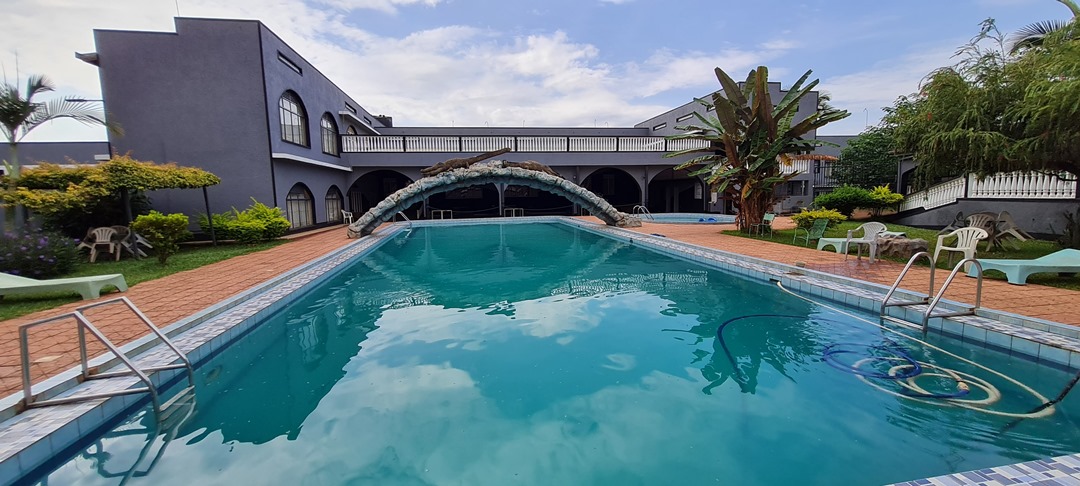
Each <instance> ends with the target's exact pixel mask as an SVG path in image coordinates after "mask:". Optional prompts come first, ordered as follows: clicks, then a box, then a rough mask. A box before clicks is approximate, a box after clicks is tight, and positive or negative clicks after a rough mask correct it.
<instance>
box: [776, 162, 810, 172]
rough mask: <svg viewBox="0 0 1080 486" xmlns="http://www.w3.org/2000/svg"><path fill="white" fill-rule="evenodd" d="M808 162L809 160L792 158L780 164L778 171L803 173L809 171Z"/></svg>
mask: <svg viewBox="0 0 1080 486" xmlns="http://www.w3.org/2000/svg"><path fill="white" fill-rule="evenodd" d="M810 164H811V161H809V160H792V161H791V162H789V163H787V164H780V173H781V174H794V173H796V172H798V173H800V174H805V173H807V172H810Z"/></svg>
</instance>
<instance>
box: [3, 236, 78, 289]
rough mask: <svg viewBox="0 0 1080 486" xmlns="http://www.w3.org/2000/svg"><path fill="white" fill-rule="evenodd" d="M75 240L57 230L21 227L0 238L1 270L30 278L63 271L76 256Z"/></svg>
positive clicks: (72, 263) (61, 273) (53, 274)
mask: <svg viewBox="0 0 1080 486" xmlns="http://www.w3.org/2000/svg"><path fill="white" fill-rule="evenodd" d="M76 245H77V242H76V240H73V239H71V238H68V237H66V236H63V235H60V234H58V233H51V232H41V231H32V230H30V231H21V232H8V233H4V235H3V238H0V272H3V273H10V274H12V275H21V276H23V277H30V278H49V277H55V276H57V275H63V274H65V273H68V272H70V271H71V269H72V268H74V267H75V261H76V260H77V259H78V258H79V252H78V249H77V247H76Z"/></svg>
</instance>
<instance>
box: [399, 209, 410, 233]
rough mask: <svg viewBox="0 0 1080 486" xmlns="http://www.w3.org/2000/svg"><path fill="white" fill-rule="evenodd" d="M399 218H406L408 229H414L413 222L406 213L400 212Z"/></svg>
mask: <svg viewBox="0 0 1080 486" xmlns="http://www.w3.org/2000/svg"><path fill="white" fill-rule="evenodd" d="M397 216H401V217H402V218H404V219H405V222H406V223H408V228H409V229H410V230H411V229H412V220H411V219H409V217H408V216H405V212H404V211H398V212H397Z"/></svg>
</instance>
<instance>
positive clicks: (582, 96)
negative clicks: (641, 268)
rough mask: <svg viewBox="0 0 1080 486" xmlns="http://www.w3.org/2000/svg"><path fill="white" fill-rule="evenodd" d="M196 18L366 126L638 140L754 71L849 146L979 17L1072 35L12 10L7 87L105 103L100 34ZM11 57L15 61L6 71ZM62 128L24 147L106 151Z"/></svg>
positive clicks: (767, 6)
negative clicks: (297, 61) (816, 112)
mask: <svg viewBox="0 0 1080 486" xmlns="http://www.w3.org/2000/svg"><path fill="white" fill-rule="evenodd" d="M177 9H179V11H180V14H181V15H183V16H189V17H218V18H246V19H252V18H253V19H259V20H262V21H263V22H264V23H265V24H266V25H267V26H268V27H270V29H272V30H273V31H274V32H275V33H277V34H278V35H279V36H281V37H282V38H283V39H285V41H286V42H288V43H289V44H290V45H292V46H293V47H294V48H296V49H297V50H298V51H299V52H300V53H301V54H302V55H304V56H305V57H307V58H308V59H309V60H310V61H312V62H313V63H314V64H315V65H316V66H317V67H318V68H319V70H320V71H322V72H323V73H324V74H326V75H327V76H329V77H330V78H331V79H332V80H333V81H334V82H335V83H337V84H338V86H340V87H342V88H343V89H344V90H345V91H346V92H348V93H349V94H350V95H351V96H352V97H353V98H354V99H356V100H357V101H359V102H360V103H361V104H363V105H364V106H365V107H366V108H368V109H369V110H371V111H373V112H376V113H379V114H386V115H391V116H393V117H394V120H395V123H396V124H397V125H402V126H440V125H456V126H521V125H522V124H525V125H529V126H600V127H605V126H609V127H618V126H631V125H633V124H634V123H636V122H639V121H642V120H644V119H646V118H649V117H651V116H653V115H656V114H659V113H662V112H664V111H666V110H668V109H670V108H673V107H675V106H678V105H680V104H683V103H685V102H687V101H690V100H691V99H692V98H693V97H695V96H702V95H705V94H707V93H709V92H710V91H712V90H715V89H716V88H717V87H718V84H717V82H716V79H715V77H714V76H713V74H712V68H713V67H715V66H720V67H721V68H723V69H725V70H727V71H728V72H729V73H730V74H732V76H733V77H735V78H736V79H739V78H742V77H744V76H745V73H746V72H747V71H748V70H749V69H751V68H753V67H755V66H757V65H766V66H768V67H769V68H770V73H771V76H770V79H771V80H773V81H780V82H782V83H783V84H784V86H787V85H788V84H789V83H791V82H793V81H794V80H796V79H797V78H798V76H799V75H801V74H802V73H803V72H804V71H805V70H807V69H813V70H814V74H813V77H815V78H820V79H821V85H820V88H821V89H823V90H825V91H828V92H829V93H830V94H831V96H832V98H833V103H834V104H835V105H836V106H838V107H840V108H844V109H847V110H848V111H850V112H851V113H852V116H851V117H849V118H848V119H847V120H844V121H842V122H839V123H836V124H834V125H830V126H828V127H826V128H824V129H823V130H822V131H821V133H824V134H856V133H858V132H860V131H861V130H862V129H863V128H864V126H865V125H866V124H870V125H873V124H875V123H876V122H877V121H878V119H879V117H880V115H881V111H880V108H881V107H883V106H887V105H890V104H891V103H892V101H893V100H894V99H895V98H896V97H897V96H900V95H903V94H908V93H912V92H914V91H917V89H918V83H919V81H920V80H921V79H922V78H923V77H924V76H925V75H926V74H927V73H929V72H930V71H931V70H933V69H934V68H937V67H941V66H945V65H949V64H952V63H953V62H954V60H953V59H951V55H952V54H953V52H955V50H956V48H957V47H959V46H960V45H962V44H963V43H965V42H966V41H967V40H968V39H970V38H971V37H972V36H973V35H974V34H975V33H977V31H978V23H979V22H980V21H982V20H983V19H985V18H987V17H993V18H995V19H996V20H997V22H998V25H999V27H1000V28H1001V30H1002V31H1003V32H1005V33H1009V32H1013V31H1015V30H1016V29H1018V28H1020V27H1022V26H1024V25H1027V24H1030V23H1033V22H1036V21H1041V20H1047V19H1063V20H1064V19H1067V18H1069V11H1068V9H1067V8H1066V7H1064V6H1063V5H1061V4H1060V3H1058V2H1057V1H1055V0H945V1H925V0H909V1H906V2H884V1H866V0H831V1H826V0H814V1H802V2H797V1H784V0H758V1H755V2H725V1H716V0H713V1H696V0H695V1H678V0H670V1H668V2H659V1H655V0H549V1H543V2H540V1H525V0H502V1H492V0H486V1H481V0H231V1H229V2H220V1H218V0H111V1H109V2H86V1H83V0H22V1H20V2H16V3H15V4H14V5H9V6H6V7H5V14H6V16H7V17H8V22H6V24H8V25H10V26H12V28H7V29H4V30H3V31H2V32H0V48H2V49H0V62H2V64H3V68H4V74H5V76H6V77H7V79H8V80H9V81H10V80H14V77H15V72H16V69H15V68H16V57H17V58H18V70H19V72H20V73H21V74H23V75H25V74H26V73H42V74H47V75H49V76H50V77H51V78H52V79H53V81H54V83H55V84H56V85H57V86H58V88H59V89H58V92H57V93H56V94H53V95H46V96H43V97H42V99H48V98H49V97H50V96H77V97H84V98H99V97H100V88H99V84H98V75H97V70H96V68H94V67H93V66H90V65H87V64H84V63H82V62H80V61H78V60H76V59H75V58H74V56H73V53H74V52H75V51H80V52H88V51H93V50H94V45H93V29H95V28H100V29H124V30H154V31H172V30H173V19H172V18H173V16H175V15H176V13H177ZM16 54H17V56H16ZM101 139H104V132H103V130H101V129H100V128H93V127H84V126H82V125H80V124H78V123H76V122H70V121H65V122H56V123H53V124H51V125H49V126H44V127H42V128H39V129H38V130H37V131H35V132H34V133H33V134H32V135H31V136H30V137H28V138H27V139H26V140H28V141H32V140H39V141H43V140H101Z"/></svg>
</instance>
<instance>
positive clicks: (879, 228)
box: [817, 221, 888, 263]
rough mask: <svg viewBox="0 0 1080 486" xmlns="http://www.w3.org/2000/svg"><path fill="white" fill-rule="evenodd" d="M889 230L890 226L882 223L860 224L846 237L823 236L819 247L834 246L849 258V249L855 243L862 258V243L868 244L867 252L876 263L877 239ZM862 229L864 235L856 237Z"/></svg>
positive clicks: (845, 257)
mask: <svg viewBox="0 0 1080 486" xmlns="http://www.w3.org/2000/svg"><path fill="white" fill-rule="evenodd" d="M886 230H888V228H887V227H886V226H885V225H884V224H881V223H877V222H873V221H871V222H869V223H863V224H861V225H859V227H858V228H855V229H853V230H848V232H847V237H846V238H821V239H818V245H817V249H819V250H821V249H824V248H825V247H826V246H830V245H831V246H832V247H833V248H835V249H836V252H837V253H843V254H844V259H845V260H847V252H848V249H849V248H851V245H852V244H854V245H855V248H857V249H858V252H859V255H858V258H860V259H862V245H866V246H867V253H869V255H870V263H874V261H875V260H876V258H877V239H878V236H881V233H883V232H885V231H886ZM859 231H862V236H861V237H859V238H856V237H855V233H857V232H859Z"/></svg>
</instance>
